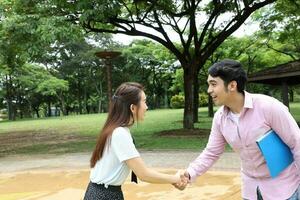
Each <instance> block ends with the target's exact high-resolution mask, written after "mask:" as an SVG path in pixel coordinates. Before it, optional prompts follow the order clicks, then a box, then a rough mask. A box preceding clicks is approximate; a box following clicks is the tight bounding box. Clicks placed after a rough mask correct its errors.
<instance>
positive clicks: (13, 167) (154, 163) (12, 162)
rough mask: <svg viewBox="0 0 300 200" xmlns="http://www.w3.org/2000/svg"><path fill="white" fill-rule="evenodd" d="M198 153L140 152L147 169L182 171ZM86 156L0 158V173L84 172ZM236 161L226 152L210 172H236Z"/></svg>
mask: <svg viewBox="0 0 300 200" xmlns="http://www.w3.org/2000/svg"><path fill="white" fill-rule="evenodd" d="M199 153H200V152H196V151H187V150H182V151H180V150H176V151H174V150H160V151H158V150H155V151H140V154H141V157H142V158H143V159H144V161H145V163H146V164H147V166H149V167H158V168H186V167H187V166H188V164H189V163H190V162H191V161H192V160H194V159H195V158H196V157H197V156H198V155H199ZM90 155H91V154H90V153H72V154H63V155H24V156H22V155H17V156H8V157H4V158H0V172H1V173H5V172H16V171H27V170H42V169H84V168H88V167H89V159H90ZM239 169H240V160H239V158H238V157H237V155H236V154H235V153H232V152H226V153H224V154H223V155H222V156H221V157H220V159H219V160H218V161H217V162H216V163H215V164H214V166H213V167H212V169H211V170H220V171H239Z"/></svg>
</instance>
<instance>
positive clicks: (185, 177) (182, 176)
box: [172, 170, 190, 190]
mask: <svg viewBox="0 0 300 200" xmlns="http://www.w3.org/2000/svg"><path fill="white" fill-rule="evenodd" d="M176 176H177V178H179V181H178V182H177V183H173V184H172V185H173V186H174V187H175V188H177V189H178V190H184V189H185V188H186V186H187V184H188V183H189V181H190V175H189V173H188V172H187V171H185V170H179V171H178V172H177V173H176Z"/></svg>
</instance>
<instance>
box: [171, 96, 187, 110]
mask: <svg viewBox="0 0 300 200" xmlns="http://www.w3.org/2000/svg"><path fill="white" fill-rule="evenodd" d="M183 107H184V96H183V95H180V94H178V95H174V96H172V97H171V108H183Z"/></svg>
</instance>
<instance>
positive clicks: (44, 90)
mask: <svg viewBox="0 0 300 200" xmlns="http://www.w3.org/2000/svg"><path fill="white" fill-rule="evenodd" d="M68 89H69V87H68V82H67V81H65V80H59V79H58V78H55V77H52V78H50V79H48V80H45V81H43V82H42V83H41V84H39V85H38V88H37V91H38V92H40V93H41V94H42V95H44V96H59V93H62V92H64V91H67V90H68Z"/></svg>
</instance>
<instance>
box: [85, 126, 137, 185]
mask: <svg viewBox="0 0 300 200" xmlns="http://www.w3.org/2000/svg"><path fill="white" fill-rule="evenodd" d="M139 156H140V154H139V152H138V151H137V150H136V148H135V145H134V144H133V140H132V137H131V134H130V131H129V129H128V128H127V127H118V128H116V129H115V130H114V131H113V133H112V137H111V141H110V142H107V143H106V147H105V149H104V152H103V156H102V157H101V158H100V160H98V161H97V163H96V165H95V166H94V168H92V169H91V173H90V180H91V182H93V183H97V184H104V185H105V186H107V185H122V184H123V183H124V182H125V180H126V178H127V176H128V175H129V173H130V169H129V167H128V166H127V165H126V163H125V162H124V161H126V160H129V159H131V158H135V157H139Z"/></svg>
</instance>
